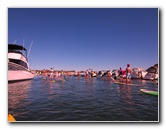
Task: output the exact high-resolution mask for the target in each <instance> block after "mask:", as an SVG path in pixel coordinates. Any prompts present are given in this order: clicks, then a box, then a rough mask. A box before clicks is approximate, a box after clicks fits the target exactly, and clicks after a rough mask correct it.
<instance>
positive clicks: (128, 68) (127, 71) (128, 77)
mask: <svg viewBox="0 0 166 129" xmlns="http://www.w3.org/2000/svg"><path fill="white" fill-rule="evenodd" d="M131 73H132V70H131V68H130V64H127V68H126V84H127V83H128V82H129V83H131Z"/></svg>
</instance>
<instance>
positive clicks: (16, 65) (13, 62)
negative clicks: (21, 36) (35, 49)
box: [8, 44, 34, 82]
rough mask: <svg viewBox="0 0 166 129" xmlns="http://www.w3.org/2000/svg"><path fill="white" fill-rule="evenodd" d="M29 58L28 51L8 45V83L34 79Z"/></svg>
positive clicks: (19, 46)
mask: <svg viewBox="0 0 166 129" xmlns="http://www.w3.org/2000/svg"><path fill="white" fill-rule="evenodd" d="M33 78H34V75H33V74H32V73H31V72H30V67H29V63H28V58H27V50H26V49H25V48H24V47H23V46H21V45H17V44H8V82H14V81H23V80H29V79H33Z"/></svg>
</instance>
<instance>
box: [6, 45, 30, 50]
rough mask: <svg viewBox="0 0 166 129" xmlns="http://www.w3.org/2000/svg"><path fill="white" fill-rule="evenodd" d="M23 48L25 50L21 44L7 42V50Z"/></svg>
mask: <svg viewBox="0 0 166 129" xmlns="http://www.w3.org/2000/svg"><path fill="white" fill-rule="evenodd" d="M9 49H10V50H25V51H27V50H26V49H25V48H24V47H23V46H20V45H17V44H8V50H9Z"/></svg>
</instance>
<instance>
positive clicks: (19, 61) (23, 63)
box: [9, 59, 28, 69]
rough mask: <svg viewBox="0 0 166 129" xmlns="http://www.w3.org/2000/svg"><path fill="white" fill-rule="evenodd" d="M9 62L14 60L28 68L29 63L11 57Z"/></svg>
mask: <svg viewBox="0 0 166 129" xmlns="http://www.w3.org/2000/svg"><path fill="white" fill-rule="evenodd" d="M9 62H13V63H16V64H19V65H21V66H23V67H25V68H27V69H28V65H27V63H25V62H24V61H22V60H16V59H9Z"/></svg>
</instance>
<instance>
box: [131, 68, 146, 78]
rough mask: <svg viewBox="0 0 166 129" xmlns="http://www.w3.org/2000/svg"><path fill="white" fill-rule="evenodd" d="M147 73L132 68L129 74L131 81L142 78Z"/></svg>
mask: <svg viewBox="0 0 166 129" xmlns="http://www.w3.org/2000/svg"><path fill="white" fill-rule="evenodd" d="M147 73H148V72H147V71H145V70H143V69H141V68H133V69H132V73H131V78H132V79H138V78H144V77H145V75H146V74H147Z"/></svg>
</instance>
